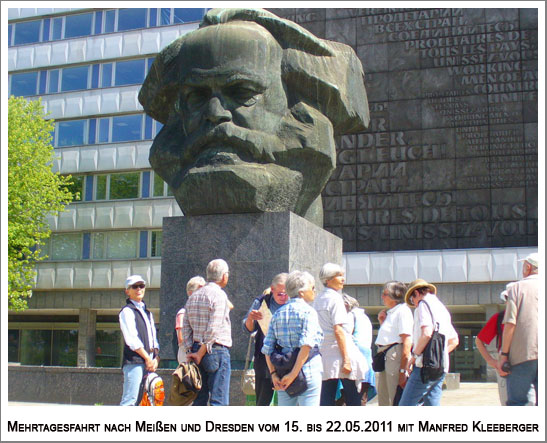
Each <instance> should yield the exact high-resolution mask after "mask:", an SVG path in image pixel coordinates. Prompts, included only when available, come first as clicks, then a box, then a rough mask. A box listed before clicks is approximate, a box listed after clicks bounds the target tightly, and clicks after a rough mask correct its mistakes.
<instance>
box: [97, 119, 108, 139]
mask: <svg viewBox="0 0 547 443" xmlns="http://www.w3.org/2000/svg"><path fill="white" fill-rule="evenodd" d="M109 133H110V119H109V118H101V119H100V120H99V143H108V140H109V137H110V134H109Z"/></svg>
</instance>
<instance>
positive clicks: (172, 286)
mask: <svg viewBox="0 0 547 443" xmlns="http://www.w3.org/2000/svg"><path fill="white" fill-rule="evenodd" d="M163 242H164V248H163V256H162V275H161V290H160V313H161V322H160V332H159V340H160V348H161V352H162V354H161V355H162V358H167V359H169V358H174V355H173V350H172V346H171V337H172V333H173V329H174V324H175V322H174V319H175V314H176V312H177V311H178V309H180V307H181V299H184V300H185V296H183V295H182V291H184V288H186V282H187V281H188V280H189V279H190V278H191V277H192V276H194V275H203V276H204V275H205V269H206V267H207V263H208V262H209V261H211V260H213V259H215V258H223V259H224V260H226V261H227V263H228V265H229V266H230V281H229V282H228V285H227V287H226V288H225V291H226V293H227V294H228V297H229V298H230V300H231V301H232V303H233V304H234V309H233V310H232V312H231V313H230V318H231V322H232V340H233V347H232V350H231V355H232V359H233V360H244V359H245V353H246V344H247V340H248V337H246V336H244V335H243V333H242V332H240V331H241V321H242V319H243V318H244V316H245V315H246V313H247V310H248V309H249V306H250V304H251V302H252V299H253V298H254V297H256V296H258V295H260V294H261V293H262V292H263V290H264V289H265V288H266V287H268V286H269V285H270V283H271V279H272V278H273V277H274V276H275V275H276V274H278V273H279V272H290V271H292V270H295V269H299V270H302V271H309V272H311V273H312V274H313V275H314V276H315V278H316V280H317V282H318V274H319V269H320V267H321V266H322V265H323V264H324V263H326V262H327V261H331V262H337V263H341V262H342V241H341V239H339V238H337V237H335V236H333V235H332V234H330V233H328V232H327V231H325V230H323V229H321V228H319V227H317V226H316V225H313V224H311V223H310V222H308V221H307V220H305V219H303V218H301V217H299V216H296V215H295V214H292V213H289V212H283V213H257V214H229V215H205V216H195V217H170V218H165V219H164V229H163Z"/></svg>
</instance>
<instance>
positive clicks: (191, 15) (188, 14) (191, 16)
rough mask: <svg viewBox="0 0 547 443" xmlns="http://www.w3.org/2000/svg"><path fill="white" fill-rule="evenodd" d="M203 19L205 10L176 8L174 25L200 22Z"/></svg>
mask: <svg viewBox="0 0 547 443" xmlns="http://www.w3.org/2000/svg"><path fill="white" fill-rule="evenodd" d="M202 18H203V8H175V9H174V15H173V23H188V22H199V21H200V20H201V19H202Z"/></svg>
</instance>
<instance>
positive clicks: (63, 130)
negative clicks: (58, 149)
mask: <svg viewBox="0 0 547 443" xmlns="http://www.w3.org/2000/svg"><path fill="white" fill-rule="evenodd" d="M85 123H86V120H73V121H65V122H59V124H58V126H57V129H58V133H59V135H58V137H59V139H58V141H57V146H76V145H83V144H84V133H85Z"/></svg>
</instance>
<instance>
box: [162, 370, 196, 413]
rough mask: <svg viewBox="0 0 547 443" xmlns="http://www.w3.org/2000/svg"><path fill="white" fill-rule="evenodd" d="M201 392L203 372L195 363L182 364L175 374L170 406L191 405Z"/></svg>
mask: <svg viewBox="0 0 547 443" xmlns="http://www.w3.org/2000/svg"><path fill="white" fill-rule="evenodd" d="M199 391H201V372H199V368H198V365H196V363H195V362H194V361H190V362H188V363H182V364H180V365H179V366H178V367H177V369H175V371H174V372H173V382H172V384H171V393H170V395H169V405H170V406H187V405H190V404H191V403H192V402H193V401H194V400H195V399H196V397H197V396H198V393H199Z"/></svg>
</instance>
